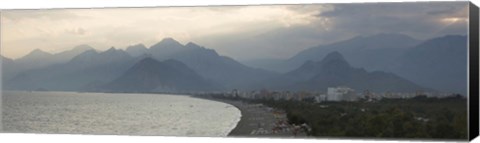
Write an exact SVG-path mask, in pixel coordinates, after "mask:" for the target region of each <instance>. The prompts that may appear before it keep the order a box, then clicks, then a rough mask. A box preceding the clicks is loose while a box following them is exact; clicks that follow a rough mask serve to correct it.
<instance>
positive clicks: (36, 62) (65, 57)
mask: <svg viewBox="0 0 480 143" xmlns="http://www.w3.org/2000/svg"><path fill="white" fill-rule="evenodd" d="M91 49H93V48H92V47H90V46H88V45H79V46H76V47H74V48H73V49H71V50H67V51H63V52H60V53H57V54H51V53H48V52H45V51H42V50H40V49H35V50H33V51H32V52H30V53H29V54H27V55H25V56H23V57H21V58H19V59H16V60H13V61H12V62H10V65H11V66H7V67H8V69H6V70H8V71H9V72H6V73H5V74H4V77H6V78H7V79H4V80H8V79H10V78H12V77H14V76H16V75H17V74H18V73H23V72H26V71H28V70H32V69H38V68H44V67H47V66H51V65H55V64H61V63H66V62H68V61H70V60H71V59H72V58H73V57H74V56H76V55H79V54H81V53H83V52H85V51H87V50H91Z"/></svg>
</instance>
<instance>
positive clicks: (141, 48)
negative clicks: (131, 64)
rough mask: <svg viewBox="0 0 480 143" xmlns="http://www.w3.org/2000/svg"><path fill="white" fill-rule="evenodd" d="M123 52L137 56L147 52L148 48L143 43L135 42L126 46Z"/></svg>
mask: <svg viewBox="0 0 480 143" xmlns="http://www.w3.org/2000/svg"><path fill="white" fill-rule="evenodd" d="M125 52H127V53H128V54H130V55H131V56H132V57H137V56H141V55H143V54H148V48H147V47H145V45H143V44H137V45H132V46H128V47H127V49H126V50H125Z"/></svg>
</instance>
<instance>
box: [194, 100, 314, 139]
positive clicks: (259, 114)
mask: <svg viewBox="0 0 480 143" xmlns="http://www.w3.org/2000/svg"><path fill="white" fill-rule="evenodd" d="M192 97H194V98H201V99H205V100H211V101H217V102H222V103H225V104H229V105H232V106H234V107H235V108H237V109H238V110H240V113H241V117H240V121H238V123H237V125H236V126H235V127H234V128H233V129H232V130H231V131H230V132H229V133H228V135H227V137H292V138H293V137H303V138H305V137H307V136H306V135H305V133H300V132H297V133H294V127H293V126H292V125H289V124H288V123H286V122H287V118H286V114H285V113H283V114H279V113H274V110H275V109H273V108H270V107H267V106H264V105H262V104H253V103H245V102H243V101H236V100H229V99H218V98H211V97H198V96H192Z"/></svg>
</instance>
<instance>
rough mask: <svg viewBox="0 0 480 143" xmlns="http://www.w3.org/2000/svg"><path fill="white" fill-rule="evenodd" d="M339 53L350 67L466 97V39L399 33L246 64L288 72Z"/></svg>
mask: <svg viewBox="0 0 480 143" xmlns="http://www.w3.org/2000/svg"><path fill="white" fill-rule="evenodd" d="M333 51H338V52H339V53H341V54H342V55H344V57H345V59H346V60H347V61H349V62H350V64H351V66H352V67H357V68H363V69H364V70H366V71H370V72H372V71H384V72H389V73H394V74H396V75H398V76H400V77H403V78H405V79H407V80H409V81H412V82H414V83H416V84H418V85H420V86H422V87H426V88H429V89H435V90H437V91H441V92H453V93H459V94H463V95H466V93H467V91H466V87H467V71H466V70H467V65H466V64H467V36H462V35H445V36H442V37H436V38H432V39H427V40H417V39H414V38H411V37H409V36H406V35H402V34H377V35H372V36H357V37H354V38H352V39H348V40H345V41H340V42H336V43H332V44H329V45H319V46H315V47H312V48H308V49H306V50H304V51H301V52H299V53H298V54H296V55H295V56H293V57H291V58H289V59H285V60H282V59H263V60H255V61H252V62H244V63H245V64H246V65H249V66H252V67H258V68H264V69H267V70H272V71H276V72H280V73H287V72H289V71H292V70H295V69H297V68H298V67H300V66H302V65H303V64H304V63H305V62H307V61H320V60H322V59H323V58H325V56H326V55H327V54H328V53H331V52H333Z"/></svg>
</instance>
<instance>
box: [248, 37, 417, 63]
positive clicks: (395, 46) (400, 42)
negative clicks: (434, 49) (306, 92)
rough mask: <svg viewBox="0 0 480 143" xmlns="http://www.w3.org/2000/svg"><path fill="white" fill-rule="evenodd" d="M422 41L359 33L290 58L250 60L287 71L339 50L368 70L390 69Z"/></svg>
mask: <svg viewBox="0 0 480 143" xmlns="http://www.w3.org/2000/svg"><path fill="white" fill-rule="evenodd" d="M418 43H419V41H418V40H416V39H413V38H411V37H409V36H406V35H402V34H377V35H372V36H357V37H354V38H352V39H349V40H345V41H340V42H336V43H333V44H328V45H319V46H316V47H312V48H309V49H306V50H303V51H301V52H299V53H298V54H296V55H295V56H293V57H292V58H290V59H288V60H283V61H282V60H271V59H266V60H261V61H258V60H257V61H253V63H252V62H246V63H248V65H252V66H254V67H264V68H265V69H268V70H273V71H278V72H287V71H291V70H293V69H296V68H298V67H299V66H300V65H302V64H303V63H304V62H306V61H309V60H311V61H320V60H322V59H323V58H324V57H325V56H326V55H327V54H328V53H330V52H333V51H338V52H340V53H342V54H343V55H345V58H346V59H347V60H348V61H350V62H351V64H352V66H354V67H363V68H365V69H366V70H368V71H374V70H387V68H386V67H387V66H388V65H389V64H390V63H391V62H393V60H394V59H396V58H397V57H399V56H400V55H402V54H403V53H404V52H405V51H407V50H408V49H409V48H411V47H413V46H415V45H416V44H418Z"/></svg>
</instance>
